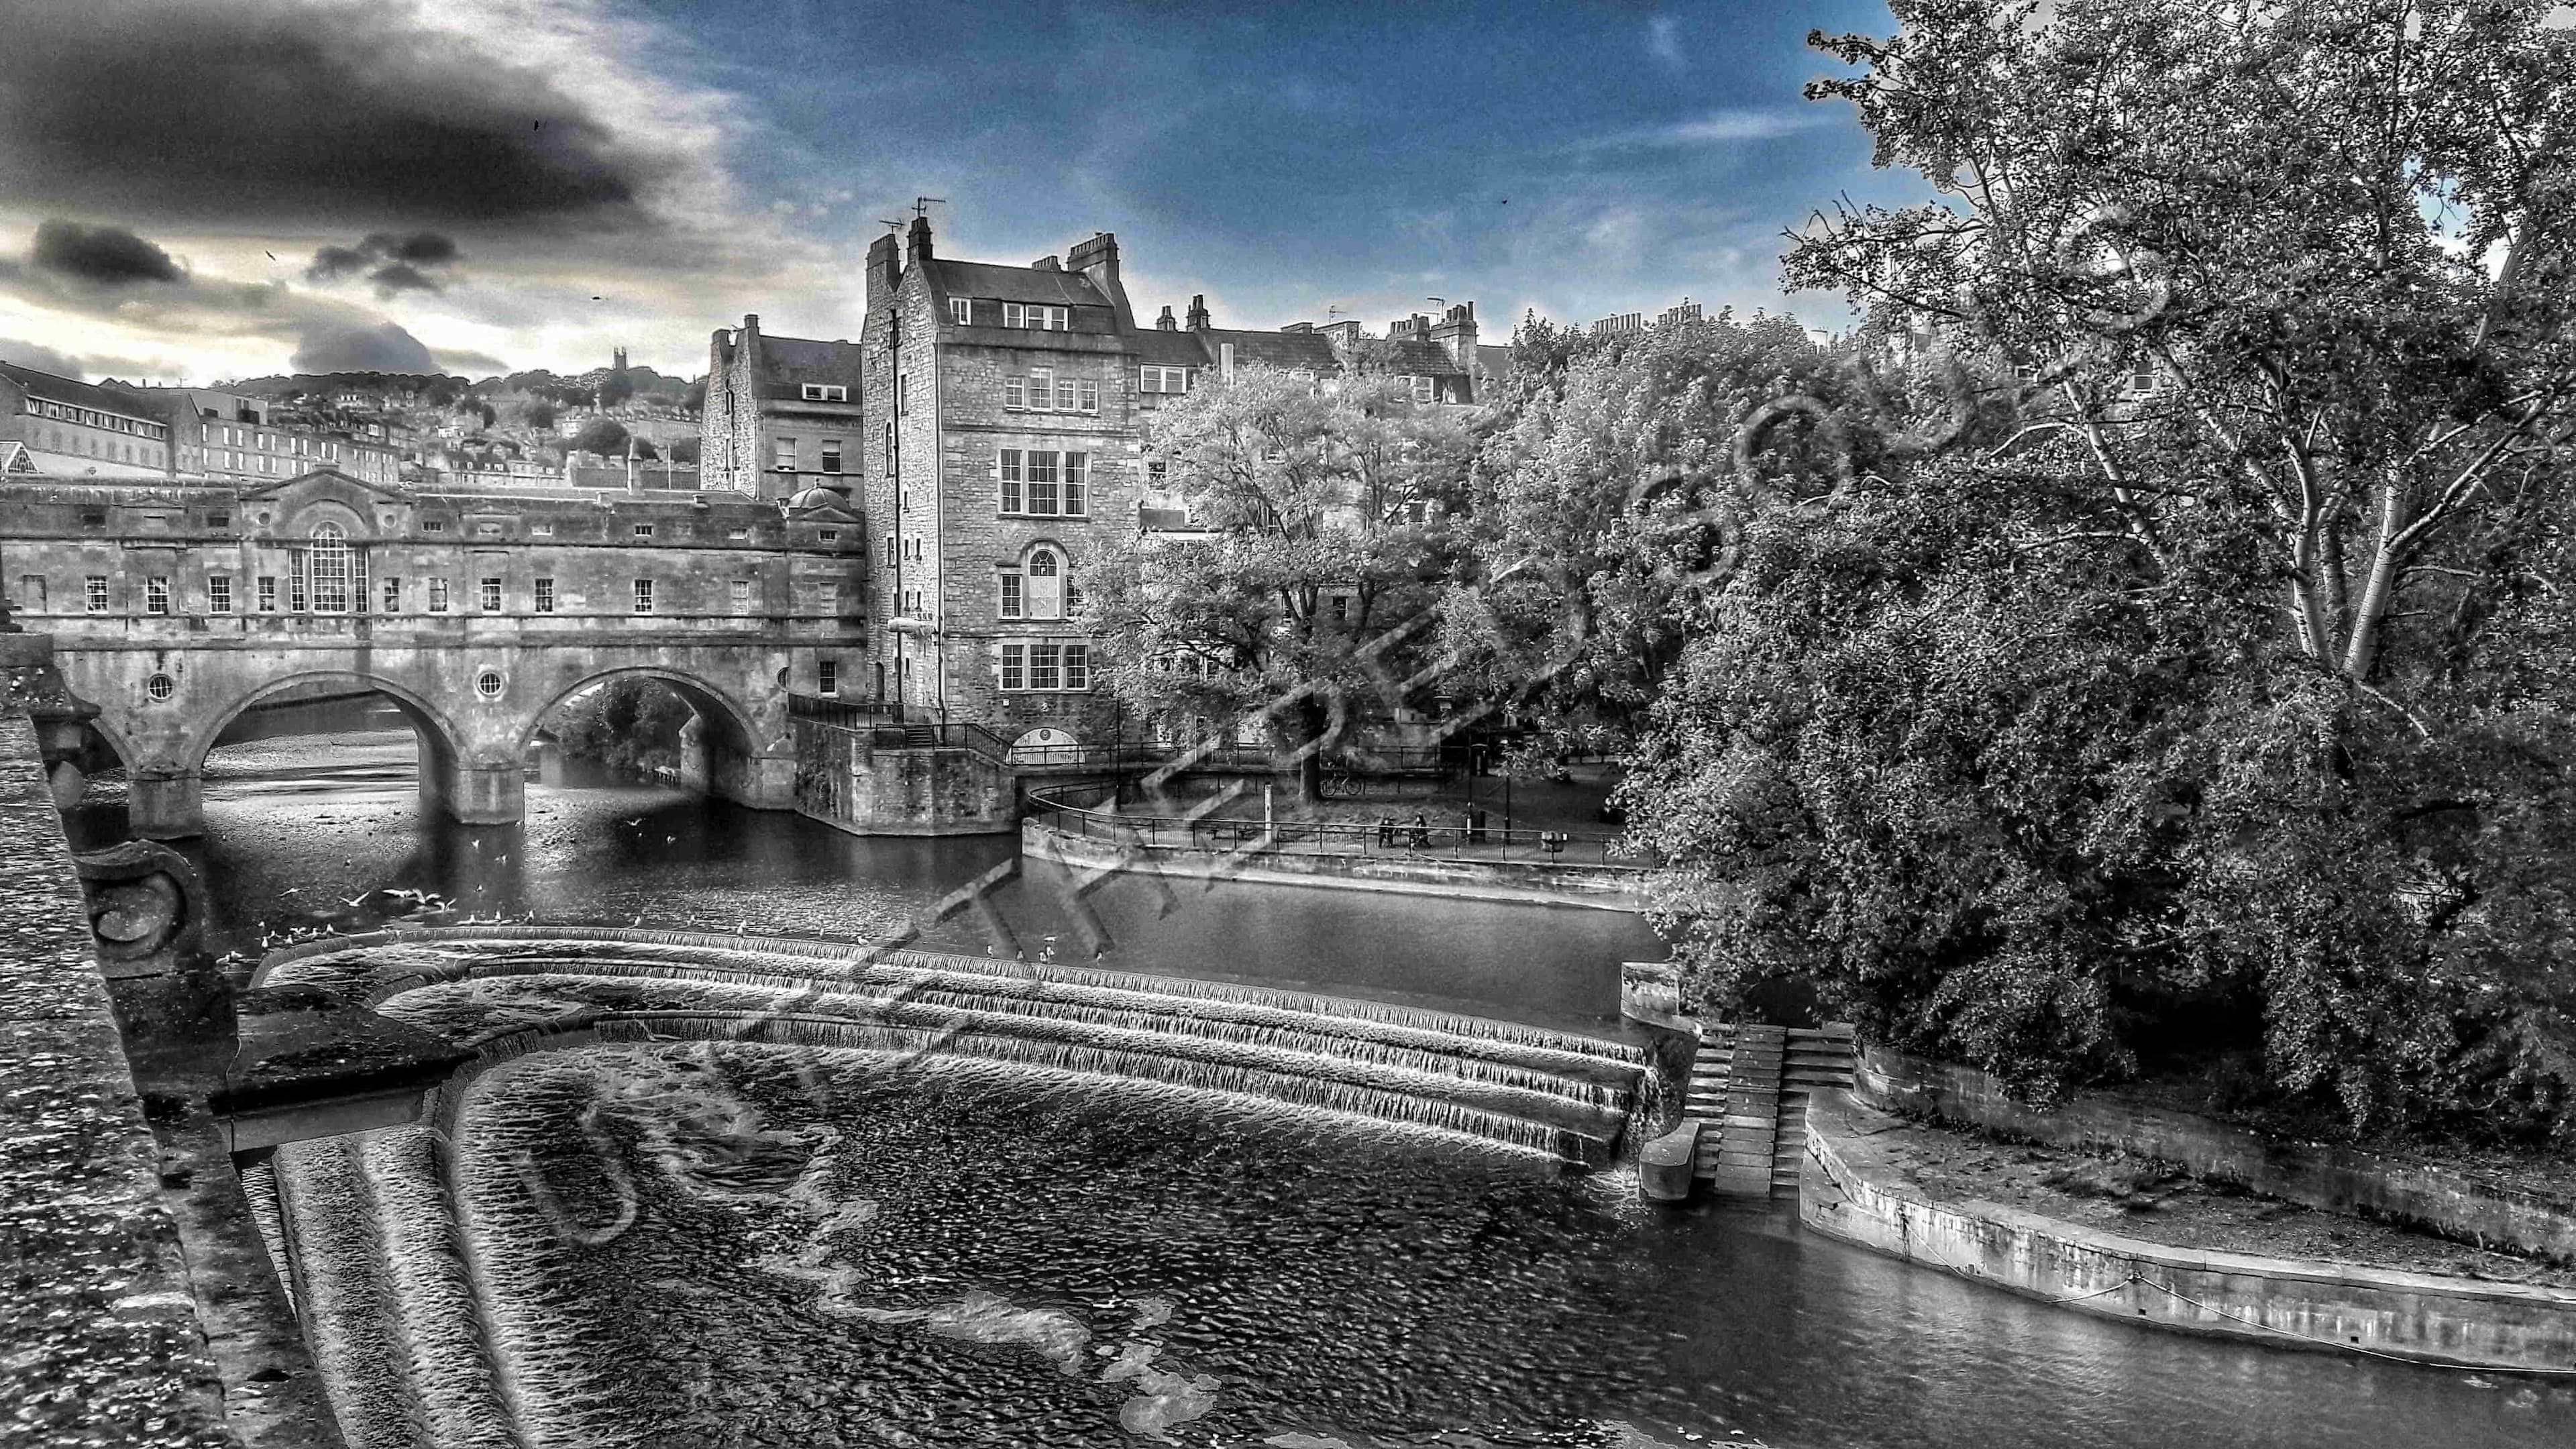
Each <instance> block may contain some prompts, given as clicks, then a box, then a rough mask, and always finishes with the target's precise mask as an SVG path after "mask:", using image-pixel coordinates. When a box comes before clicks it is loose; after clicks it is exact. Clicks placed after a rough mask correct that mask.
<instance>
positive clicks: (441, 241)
mask: <svg viewBox="0 0 2576 1449" xmlns="http://www.w3.org/2000/svg"><path fill="white" fill-rule="evenodd" d="M358 245H359V247H360V248H362V249H364V250H366V251H369V252H372V253H374V254H375V255H377V256H380V257H388V258H391V259H392V260H394V261H397V262H414V263H417V264H419V265H421V266H429V267H435V266H439V265H442V264H444V263H447V262H452V261H454V260H456V258H457V256H458V252H457V250H456V238H454V237H452V236H448V235H445V234H444V233H441V232H434V231H416V232H413V233H412V234H410V235H409V236H396V235H394V234H393V233H392V232H389V231H378V232H369V233H368V234H367V239H366V240H365V241H362V242H360V243H358Z"/></svg>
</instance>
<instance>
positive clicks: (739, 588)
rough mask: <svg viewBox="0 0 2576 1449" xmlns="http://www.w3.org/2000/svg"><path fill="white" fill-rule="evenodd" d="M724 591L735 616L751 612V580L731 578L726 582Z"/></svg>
mask: <svg viewBox="0 0 2576 1449" xmlns="http://www.w3.org/2000/svg"><path fill="white" fill-rule="evenodd" d="M725 593H726V595H727V598H728V601H729V602H730V603H731V604H732V605H733V611H734V614H735V615H736V617H739V616H741V615H744V614H748V613H750V612H751V580H749V579H733V580H731V581H729V582H727V583H726V585H725Z"/></svg>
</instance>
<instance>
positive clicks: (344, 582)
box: [307, 523, 350, 614]
mask: <svg viewBox="0 0 2576 1449" xmlns="http://www.w3.org/2000/svg"><path fill="white" fill-rule="evenodd" d="M307 558H308V559H309V561H310V565H311V570H312V599H313V611H314V612H315V613H317V614H345V613H347V612H349V582H350V578H349V573H350V570H349V535H348V534H347V533H346V532H344V531H343V530H342V529H341V527H340V525H338V524H336V523H317V524H315V525H313V544H312V549H311V551H310V553H309V554H308V555H307Z"/></svg>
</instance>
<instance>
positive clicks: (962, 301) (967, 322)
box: [948, 297, 975, 327]
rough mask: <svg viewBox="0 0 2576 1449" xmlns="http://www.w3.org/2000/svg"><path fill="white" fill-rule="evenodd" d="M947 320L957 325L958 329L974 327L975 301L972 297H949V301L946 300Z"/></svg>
mask: <svg viewBox="0 0 2576 1449" xmlns="http://www.w3.org/2000/svg"><path fill="white" fill-rule="evenodd" d="M948 320H949V321H951V322H954V323H956V324H957V325H958V326H960V327H972V326H974V325H975V299H974V298H972V297H951V298H949V299H948Z"/></svg>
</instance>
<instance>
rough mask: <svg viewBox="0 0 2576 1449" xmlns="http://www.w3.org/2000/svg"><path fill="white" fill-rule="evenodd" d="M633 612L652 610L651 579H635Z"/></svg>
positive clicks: (648, 611)
mask: <svg viewBox="0 0 2576 1449" xmlns="http://www.w3.org/2000/svg"><path fill="white" fill-rule="evenodd" d="M635 612H636V613H639V614H649V613H652V612H653V581H652V580H651V579H637V580H636V581H635Z"/></svg>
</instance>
